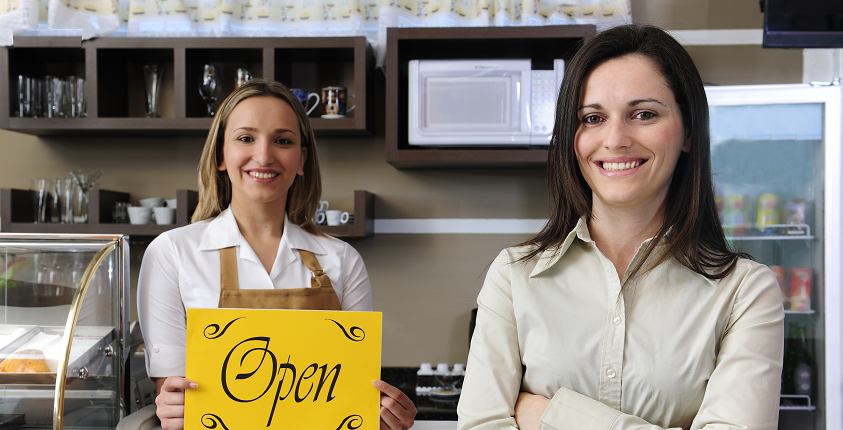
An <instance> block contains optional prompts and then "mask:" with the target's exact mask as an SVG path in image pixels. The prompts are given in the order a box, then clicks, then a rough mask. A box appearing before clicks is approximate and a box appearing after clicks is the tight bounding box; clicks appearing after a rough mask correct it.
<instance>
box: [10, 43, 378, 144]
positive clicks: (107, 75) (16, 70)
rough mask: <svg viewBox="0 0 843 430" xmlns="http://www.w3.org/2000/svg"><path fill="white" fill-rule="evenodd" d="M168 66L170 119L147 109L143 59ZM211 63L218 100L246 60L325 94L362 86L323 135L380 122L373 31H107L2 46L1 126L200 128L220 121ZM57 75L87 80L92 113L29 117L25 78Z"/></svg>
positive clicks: (49, 130)
mask: <svg viewBox="0 0 843 430" xmlns="http://www.w3.org/2000/svg"><path fill="white" fill-rule="evenodd" d="M144 64H159V65H161V66H162V67H163V70H164V72H163V77H162V87H161V93H160V95H159V99H160V103H159V114H160V115H161V118H144V115H145V105H144V103H145V102H144V97H145V96H144V90H143V88H144V85H143V65H144ZM204 64H214V65H217V66H219V69H220V79H221V81H220V85H221V88H222V90H221V93H220V97H219V98H218V100H217V102H216V105H217V106H218V105H219V103H220V102H221V101H222V100H223V99H224V98H225V96H226V95H227V94H228V93H230V92H231V91H232V90H233V89H234V82H235V74H236V71H237V69H238V68H245V69H247V70H249V71H250V72H251V74H252V76H253V77H265V78H268V79H273V80H277V81H280V82H282V83H284V84H286V85H288V86H289V87H291V88H301V89H305V90H308V91H310V92H316V93H319V92H320V89H321V88H322V87H327V86H337V85H340V86H345V87H347V88H348V93H349V94H354V96H355V97H354V99H352V100H353V102H354V104H355V106H356V107H355V109H354V111H352V112H351V113H350V114H349V115H348V117H346V118H340V119H323V118H321V117H320V116H321V113H322V108H321V106H320V107H317V108H316V109H315V110H314V111H313V112H312V114H311V115H310V116H311V124H312V126H313V129H314V132H315V133H316V134H317V135H336V136H365V135H371V134H372V133H373V131H374V124H375V121H374V120H375V118H374V114H375V113H374V112H375V111H374V107H375V104H374V101H373V97H374V73H373V70H374V56H373V54H372V48H371V47H370V46H369V45H368V43H367V42H366V38H365V37H363V36H359V37H301V38H299V37H292V38H126V37H120V38H100V39H93V40H88V41H84V42H82V41H81V40H80V39H79V38H73V37H19V36H16V37H15V38H14V46H13V47H10V48H0V101H2V102H0V128H4V129H8V130H14V131H19V132H23V133H28V134H33V135H86V136H89V135H132V136H136V135H197V136H204V135H206V134H207V133H208V129H209V128H210V126H211V118H205V117H204V115H205V113H206V107H205V103H204V101H203V100H202V98H201V97H200V95H199V90H198V84H199V79H200V75H201V71H202V67H203V65H204ZM47 74H53V75H60V76H69V75H75V76H78V77H83V78H85V79H86V82H85V93H86V99H87V117H86V118H28V117H27V118H21V117H18V116H16V115H15V106H16V103H17V90H16V77H17V76H18V75H29V76H36V77H42V76H44V75H47Z"/></svg>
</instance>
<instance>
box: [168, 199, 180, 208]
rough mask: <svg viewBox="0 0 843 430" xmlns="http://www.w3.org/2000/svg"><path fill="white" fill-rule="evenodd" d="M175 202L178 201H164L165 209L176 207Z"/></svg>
mask: <svg viewBox="0 0 843 430" xmlns="http://www.w3.org/2000/svg"><path fill="white" fill-rule="evenodd" d="M177 201H178V199H167V200H166V202H167V207H168V208H175V207H176V203H177Z"/></svg>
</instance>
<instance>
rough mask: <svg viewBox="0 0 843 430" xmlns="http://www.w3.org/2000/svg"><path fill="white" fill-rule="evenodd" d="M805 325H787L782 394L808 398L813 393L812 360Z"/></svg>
mask: <svg viewBox="0 0 843 430" xmlns="http://www.w3.org/2000/svg"><path fill="white" fill-rule="evenodd" d="M806 331H807V326H806V325H805V324H797V323H791V324H789V325H788V336H787V348H786V351H785V356H784V366H783V369H782V393H783V394H800V395H806V396H810V395H812V394H813V391H814V360H813V357H811V352H810V348H809V345H808V337H807V334H806Z"/></svg>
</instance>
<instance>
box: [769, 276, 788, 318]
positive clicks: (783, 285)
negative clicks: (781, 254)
mask: <svg viewBox="0 0 843 430" xmlns="http://www.w3.org/2000/svg"><path fill="white" fill-rule="evenodd" d="M770 270H772V271H773V273H775V274H776V282H778V283H779V289H781V290H782V306H784V308H785V309H788V307H789V303H788V301H789V295H788V294H787V284H786V283H785V276H787V271H786V270H785V268H784V267H782V266H770Z"/></svg>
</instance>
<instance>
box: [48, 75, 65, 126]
mask: <svg viewBox="0 0 843 430" xmlns="http://www.w3.org/2000/svg"><path fill="white" fill-rule="evenodd" d="M52 93H53V101H52V103H53V104H52V106H51V109H53V112H54V114H53V118H67V117H68V112H67V81H66V80H65V79H62V78H59V77H57V76H53V84H52Z"/></svg>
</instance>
